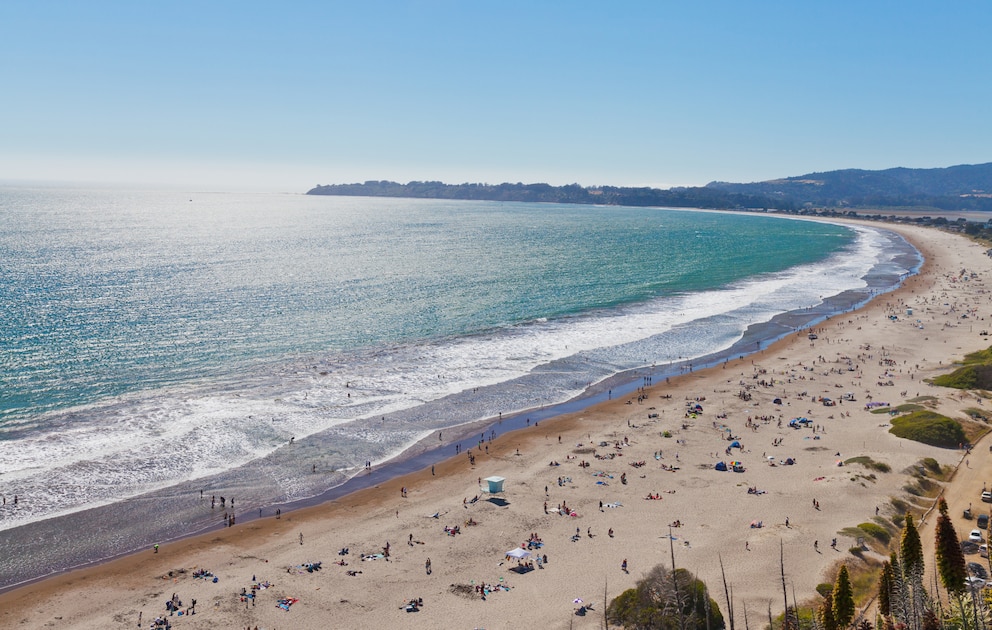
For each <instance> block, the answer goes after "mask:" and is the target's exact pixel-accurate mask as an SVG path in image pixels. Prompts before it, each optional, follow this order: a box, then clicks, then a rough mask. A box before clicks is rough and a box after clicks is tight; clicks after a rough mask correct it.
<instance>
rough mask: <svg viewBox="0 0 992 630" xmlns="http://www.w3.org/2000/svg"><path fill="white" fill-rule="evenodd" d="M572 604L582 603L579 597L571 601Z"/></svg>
mask: <svg viewBox="0 0 992 630" xmlns="http://www.w3.org/2000/svg"><path fill="white" fill-rule="evenodd" d="M572 603H573V604H581V603H582V598H581V597H576V598H575V599H573V600H572Z"/></svg>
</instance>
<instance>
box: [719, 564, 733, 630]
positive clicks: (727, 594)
mask: <svg viewBox="0 0 992 630" xmlns="http://www.w3.org/2000/svg"><path fill="white" fill-rule="evenodd" d="M717 557H718V558H719V559H720V576H721V577H723V596H724V597H726V598H727V616H728V617H729V618H730V630H734V603H733V601H731V599H730V591H729V590H728V589H727V574H726V573H725V572H724V571H723V556H722V555H717Z"/></svg>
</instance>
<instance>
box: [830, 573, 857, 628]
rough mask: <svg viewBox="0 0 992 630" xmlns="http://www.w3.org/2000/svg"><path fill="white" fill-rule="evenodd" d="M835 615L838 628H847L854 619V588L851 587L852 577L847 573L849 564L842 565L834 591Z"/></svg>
mask: <svg viewBox="0 0 992 630" xmlns="http://www.w3.org/2000/svg"><path fill="white" fill-rule="evenodd" d="M833 617H834V623H835V624H836V627H837V628H846V627H847V626H849V625H850V624H851V620H852V619H854V590H853V589H852V587H851V577H850V576H849V575H848V573H847V565H846V564H842V565H840V572H839V573H837V581H836V582H835V583H834V592H833Z"/></svg>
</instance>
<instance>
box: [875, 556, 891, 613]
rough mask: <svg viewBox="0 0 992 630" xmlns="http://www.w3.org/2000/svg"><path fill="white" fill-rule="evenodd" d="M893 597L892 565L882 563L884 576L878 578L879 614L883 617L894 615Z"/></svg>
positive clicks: (886, 562) (887, 562)
mask: <svg viewBox="0 0 992 630" xmlns="http://www.w3.org/2000/svg"><path fill="white" fill-rule="evenodd" d="M891 596H892V563H891V562H889V561H888V560H886V561H885V562H884V563H882V574H881V575H879V576H878V612H879V613H880V614H881V615H882V616H883V617H888V616H889V615H891V614H892V605H891V604H890V603H889V602H890V599H889V598H890V597H891Z"/></svg>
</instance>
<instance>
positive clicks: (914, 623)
mask: <svg viewBox="0 0 992 630" xmlns="http://www.w3.org/2000/svg"><path fill="white" fill-rule="evenodd" d="M899 556H900V557H899V561H900V563H901V565H902V577H903V584H902V588H903V591H904V597H906V599H907V603H908V607H907V610H905V611H904V612H905V614H906V617H907V618H906V619H905V620H904V621H906V622H907V623H909V624H910V628H914V629H915V628H919V627H920V620H921V619H922V618H923V612H924V610H926V608H927V592H926V589H925V588H924V586H923V570H924V565H923V543H922V542H920V532H919V531H918V530H917V529H916V525H915V524H914V523H913V515H912V514H906V523H905V525H903V528H902V539H901V540H900V544H899Z"/></svg>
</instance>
